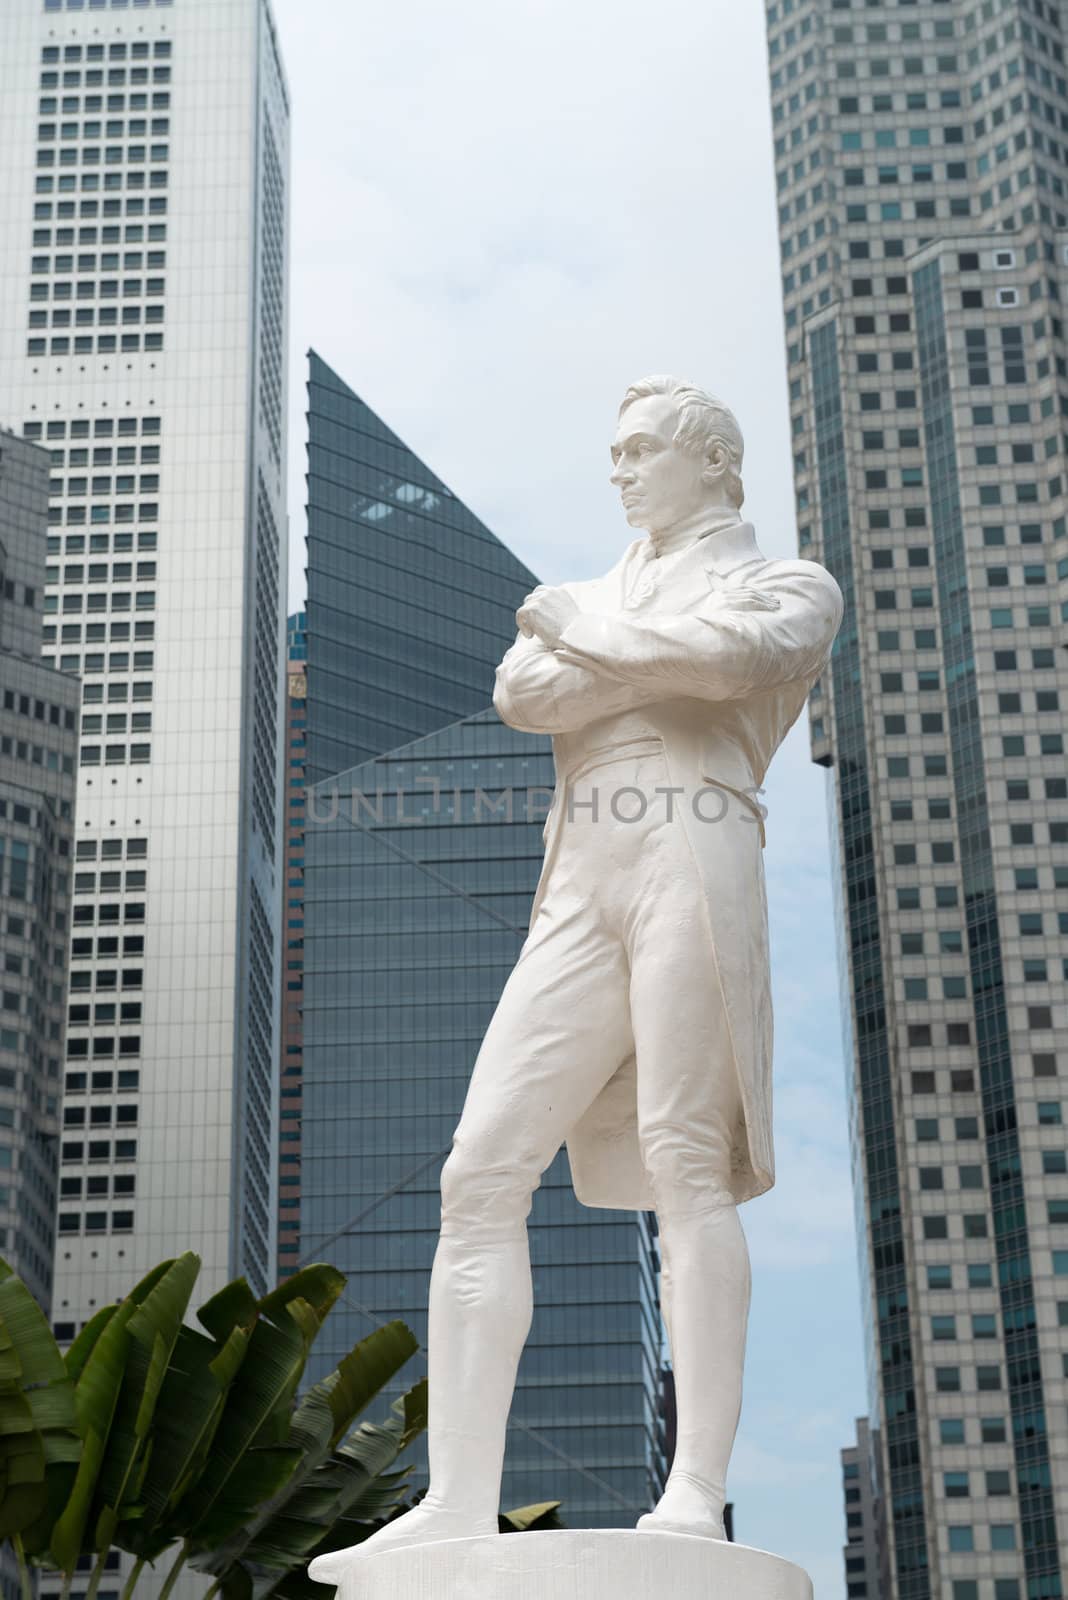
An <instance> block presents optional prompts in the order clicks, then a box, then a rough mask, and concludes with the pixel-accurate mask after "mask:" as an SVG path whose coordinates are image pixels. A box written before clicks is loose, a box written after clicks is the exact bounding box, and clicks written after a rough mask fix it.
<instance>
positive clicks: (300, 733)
mask: <svg viewBox="0 0 1068 1600" xmlns="http://www.w3.org/2000/svg"><path fill="white" fill-rule="evenodd" d="M286 636H287V642H286V689H287V694H286V744H285V747H286V777H285V806H286V817H285V820H284V824H283V825H284V827H285V830H286V831H285V842H284V844H283V847H282V859H283V861H284V863H285V878H286V884H285V908H284V915H283V918H282V951H283V955H282V960H283V963H284V965H283V970H282V1027H281V1032H280V1035H279V1038H280V1046H281V1048H280V1051H279V1060H278V1072H279V1093H280V1096H281V1099H280V1104H279V1118H278V1277H279V1279H281V1278H288V1277H289V1276H290V1275H291V1274H292V1273H293V1272H294V1271H295V1270H296V1264H297V1260H298V1257H299V1255H300V1114H301V1100H302V1093H301V1080H302V1072H303V1061H304V1019H303V1013H302V1008H303V1005H304V976H303V974H304V810H303V808H304V782H305V778H304V762H305V758H306V756H307V750H306V745H307V728H308V673H307V658H308V645H307V635H306V633H305V630H304V613H303V611H299V612H296V613H294V615H293V616H291V617H290V618H289V622H288V625H287V628H286ZM294 806H295V807H296V810H297V812H298V813H299V814H298V815H297V817H296V818H295V819H294V821H293V822H292V823H290V821H289V811H290V807H294Z"/></svg>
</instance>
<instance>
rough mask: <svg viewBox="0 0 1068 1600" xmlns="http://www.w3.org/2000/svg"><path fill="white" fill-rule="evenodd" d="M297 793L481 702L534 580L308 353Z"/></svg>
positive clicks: (486, 698)
mask: <svg viewBox="0 0 1068 1600" xmlns="http://www.w3.org/2000/svg"><path fill="white" fill-rule="evenodd" d="M309 359H310V373H309V381H308V611H307V614H308V681H309V685H310V691H311V702H310V706H309V729H308V735H309V736H308V782H309V783H318V782H320V781H321V780H322V779H323V778H327V777H330V776H331V775H332V774H333V773H335V772H344V771H346V770H347V769H348V768H349V767H353V766H356V765H357V764H358V763H359V762H361V761H367V760H369V759H370V758H371V757H372V756H376V755H380V754H381V753H382V751H383V750H392V749H394V748H395V747H396V746H397V745H401V744H407V743H408V742H409V741H410V740H412V739H418V738H419V737H420V736H421V735H422V734H424V733H431V732H432V731H433V730H434V729H435V728H440V727H443V726H444V724H445V723H447V722H452V721H454V720H455V718H457V717H466V716H470V715H471V713H472V712H474V711H478V710H480V709H481V708H482V707H483V706H484V705H486V704H487V703H488V701H489V699H490V693H491V690H492V685H493V668H494V666H496V664H497V662H498V661H499V660H500V658H501V656H502V655H503V654H504V652H505V650H506V649H507V648H508V646H509V645H510V644H511V643H512V640H513V639H514V638H515V612H516V608H517V607H518V606H519V605H520V603H521V602H522V600H523V598H524V596H525V595H527V594H528V593H529V592H530V590H531V589H533V588H534V586H535V584H536V582H537V579H536V578H535V577H534V575H533V573H532V572H530V571H528V569H527V568H526V567H525V566H524V565H523V564H522V562H521V561H517V560H516V558H515V556H513V555H512V553H511V551H510V550H508V549H506V548H505V546H504V545H503V544H501V542H500V540H499V539H497V538H495V537H494V535H493V534H492V533H490V531H489V529H488V528H486V527H484V526H483V524H482V523H481V522H480V521H479V520H478V518H477V517H476V516H474V514H473V513H472V512H470V511H469V510H468V509H467V507H466V506H465V505H464V504H463V503H462V501H460V500H458V499H457V498H456V496H455V495H454V494H453V493H452V491H451V490H450V489H447V488H446V487H445V485H444V484H443V483H442V482H441V480H440V478H437V477H435V475H434V473H432V472H431V471H430V469H429V468H428V467H426V466H425V465H424V464H423V462H422V461H420V459H419V457H418V456H417V455H415V454H413V452H412V451H411V450H409V449H408V447H407V446H406V445H405V444H402V443H401V441H400V440H399V439H398V438H397V436H396V434H395V433H393V432H391V430H390V429H389V428H387V427H386V425H385V423H384V422H382V421H381V419H380V418H378V417H376V416H375V414H374V412H373V411H372V410H371V409H370V408H369V407H368V406H366V405H365V404H364V403H363V401H362V400H361V399H360V398H359V396H358V395H355V394H353V392H352V390H351V389H349V388H348V387H347V386H346V385H345V384H344V383H342V381H341V379H340V378H339V377H338V376H337V374H336V373H334V372H332V371H331V370H330V368H329V367H328V366H327V365H326V363H325V362H324V361H322V360H320V358H319V357H318V356H317V355H316V354H315V352H314V351H312V353H311V356H310V358H309Z"/></svg>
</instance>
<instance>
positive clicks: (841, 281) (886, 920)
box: [767, 0, 1068, 1600]
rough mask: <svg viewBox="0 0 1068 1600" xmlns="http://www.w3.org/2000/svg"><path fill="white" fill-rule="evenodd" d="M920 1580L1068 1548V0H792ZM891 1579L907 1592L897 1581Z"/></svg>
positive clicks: (790, 35)
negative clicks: (1066, 1122)
mask: <svg viewBox="0 0 1068 1600" xmlns="http://www.w3.org/2000/svg"><path fill="white" fill-rule="evenodd" d="M767 18H768V38H769V65H770V74H771V92H772V106H773V125H774V139H775V164H776V181H777V185H778V203H779V222H780V234H781V244H782V265H783V296H784V302H785V313H786V339H787V346H788V361H789V398H790V417H791V427H792V434H793V448H794V452H795V454H794V472H795V480H796V495H797V516H798V523H799V529H800V543H801V547H802V550H803V552H804V553H806V554H811V555H814V556H817V557H818V558H820V559H822V560H823V561H825V562H826V564H827V566H828V567H830V569H831V570H832V571H833V572H834V574H835V576H836V577H837V579H838V581H839V583H840V584H841V586H842V589H843V591H844V593H845V596H846V607H847V609H846V621H845V625H844V627H843V629H842V633H841V635H840V637H839V640H838V644H837V646H836V650H835V654H834V657H833V660H832V664H831V667H830V669H829V671H828V672H827V674H826V676H825V679H824V682H823V684H822V687H821V692H820V693H819V694H817V695H814V697H813V703H812V711H811V730H812V749H813V757H814V759H815V760H817V761H818V762H821V763H822V764H823V765H825V766H827V767H829V768H830V770H831V773H832V775H833V787H834V807H835V813H836V818H835V820H836V835H837V840H838V847H839V849H838V857H839V885H838V890H839V901H840V907H841V932H842V938H843V945H844V958H845V968H846V973H847V979H846V983H847V993H848V1000H849V1015H850V1024H851V1031H852V1038H853V1058H854V1062H853V1068H854V1070H853V1107H852V1112H853V1115H852V1132H853V1138H854V1150H855V1172H856V1183H857V1185H858V1192H859V1196H860V1199H861V1211H862V1214H863V1217H864V1220H865V1234H866V1238H865V1250H864V1259H865V1264H866V1269H867V1283H866V1289H865V1295H866V1305H865V1312H866V1320H867V1323H868V1326H869V1330H870V1341H869V1356H870V1364H869V1365H870V1378H871V1395H870V1401H871V1406H872V1411H871V1421H872V1426H873V1428H874V1429H875V1430H877V1432H878V1434H879V1448H880V1451H881V1462H882V1469H883V1471H882V1476H883V1480H884V1487H885V1500H884V1507H885V1513H886V1539H887V1547H888V1552H889V1569H890V1584H891V1593H892V1595H893V1596H896V1597H898V1600H926V1597H928V1596H937V1597H938V1600H943V1597H950V1600H1017V1597H1020V1600H1023V1597H1026V1600H1045V1597H1052V1596H1059V1595H1060V1594H1061V1593H1062V1582H1063V1580H1062V1576H1061V1573H1062V1570H1063V1566H1064V1562H1065V1558H1066V1552H1068V1227H1066V1224H1068V1174H1066V1168H1065V1160H1066V1158H1065V1136H1064V1130H1063V1120H1062V1119H1063V1105H1064V1099H1065V1089H1064V1079H1065V1074H1066V1072H1068V1005H1066V1000H1068V987H1066V985H1068V965H1066V962H1068V940H1066V935H1068V767H1066V761H1065V750H1064V713H1063V705H1064V702H1063V696H1064V695H1065V693H1066V692H1068V676H1066V659H1065V655H1064V651H1063V649H1062V648H1061V646H1062V645H1063V643H1064V637H1065V636H1064V624H1065V621H1066V620H1068V538H1066V522H1065V510H1066V508H1065V488H1066V462H1065V448H1066V446H1065V435H1064V420H1063V419H1064V417H1065V416H1066V415H1068V358H1066V350H1065V342H1064V322H1063V312H1062V309H1061V305H1062V299H1063V295H1064V292H1065V266H1066V264H1068V231H1066V230H1068V146H1066V144H1065V143H1064V140H1065V134H1066V132H1068V79H1066V75H1065V65H1064V36H1063V22H1064V16H1063V9H1062V8H1061V7H1059V6H1054V5H1050V4H1045V3H1044V0H1043V3H1034V0H1032V3H1028V4H1024V3H1022V0H1020V3H1016V0H1008V3H1002V4H999V5H997V6H995V5H994V4H993V3H992V0H987V3H985V4H983V5H976V4H970V3H963V0H962V3H955V0H923V3H919V4H915V5H909V6H904V5H900V6H896V7H893V8H891V7H890V6H889V5H871V4H869V5H865V6H861V5H860V4H859V3H854V4H850V3H849V0H774V3H772V4H770V5H769V6H768V7H767ZM886 1600H889V1597H886Z"/></svg>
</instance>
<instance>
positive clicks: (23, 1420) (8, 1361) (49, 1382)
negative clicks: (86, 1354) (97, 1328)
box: [0, 1260, 81, 1539]
mask: <svg viewBox="0 0 1068 1600" xmlns="http://www.w3.org/2000/svg"><path fill="white" fill-rule="evenodd" d="M80 1449H81V1441H80V1439H79V1437H78V1434H77V1432H76V1429H75V1412H74V1385H73V1384H72V1383H71V1381H70V1379H69V1377H68V1376H67V1370H66V1368H65V1367H64V1365H63V1358H62V1356H61V1355H60V1353H59V1349H58V1347H57V1345H56V1342H55V1339H54V1338H53V1337H52V1330H51V1328H50V1327H49V1325H48V1322H47V1319H46V1318H45V1315H44V1312H43V1311H42V1310H41V1308H40V1306H39V1305H38V1304H37V1302H36V1300H34V1298H33V1296H32V1295H31V1294H30V1291H29V1290H28V1289H27V1287H26V1285H25V1284H24V1283H23V1282H22V1280H21V1279H20V1278H17V1277H16V1276H15V1274H14V1273H13V1271H12V1269H11V1267H10V1266H9V1265H8V1263H7V1262H6V1261H3V1260H0V1539H4V1538H8V1537H10V1536H11V1535H13V1534H16V1533H18V1534H22V1533H24V1532H25V1531H26V1530H27V1529H28V1528H29V1527H30V1526H31V1525H32V1524H33V1522H34V1521H35V1520H36V1519H37V1518H38V1517H39V1516H40V1515H41V1513H42V1512H43V1510H44V1508H45V1506H46V1504H47V1499H48V1490H47V1471H48V1466H49V1464H50V1463H56V1464H59V1463H71V1462H76V1461H77V1459H78V1454H79V1451H80Z"/></svg>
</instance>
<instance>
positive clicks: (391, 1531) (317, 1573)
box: [309, 1222, 532, 1584]
mask: <svg viewBox="0 0 1068 1600" xmlns="http://www.w3.org/2000/svg"><path fill="white" fill-rule="evenodd" d="M502 1231H503V1230H502V1229H501V1228H499V1227H498V1228H495V1229H494V1230H493V1232H494V1235H495V1237H494V1238H493V1239H492V1240H491V1241H486V1240H485V1239H478V1240H476V1242H473V1243H468V1242H466V1241H465V1240H463V1239H461V1238H460V1237H459V1236H458V1235H457V1234H456V1233H454V1232H453V1231H451V1230H444V1231H443V1232H442V1235H441V1238H440V1239H439V1241H438V1248H437V1253H436V1255H435V1257H434V1270H433V1272H432V1274H431V1278H430V1313H429V1324H428V1334H427V1351H428V1377H429V1427H428V1445H429V1456H430V1487H429V1489H428V1490H427V1493H426V1495H425V1497H424V1498H423V1499H422V1500H421V1501H420V1503H419V1505H417V1506H416V1507H415V1508H414V1509H413V1510H411V1511H408V1512H406V1513H405V1514H404V1516H402V1517H397V1518H396V1519H395V1520H394V1521H393V1522H389V1523H387V1524H386V1526H385V1527H384V1528H381V1529H379V1531H378V1532H377V1533H375V1534H372V1535H371V1537H370V1538H369V1539H366V1540H364V1541H363V1543H362V1544H356V1545H350V1546H349V1548H348V1549H346V1550H333V1551H331V1552H330V1553H329V1554H328V1555H323V1556H319V1557H318V1559H317V1560H315V1561H313V1562H312V1564H311V1566H310V1568H309V1573H310V1575H311V1577H312V1578H313V1579H314V1580H315V1581H316V1582H317V1583H333V1584H337V1583H339V1582H340V1581H341V1579H342V1577H343V1576H344V1575H345V1573H346V1572H347V1571H349V1570H350V1569H351V1567H352V1565H353V1563H356V1562H359V1561H360V1560H362V1559H363V1558H365V1557H367V1556H370V1555H377V1554H378V1553H379V1552H381V1551H384V1550H393V1549H398V1548H401V1547H403V1546H407V1545H413V1544H430V1543H433V1542H435V1541H438V1540H443V1539H472V1538H477V1537H478V1536H480V1535H482V1534H490V1533H496V1532H497V1531H498V1522H497V1511H498V1506H499V1504H500V1493H501V1473H502V1470H503V1467H504V1440H505V1431H506V1429H507V1426H508V1411H509V1407H510V1406H511V1402H512V1391H513V1389H514V1388H515V1378H516V1370H517V1368H518V1365H519V1357H520V1355H521V1354H522V1350H523V1345H524V1343H525V1341H526V1337H527V1334H528V1332H529V1331H530V1320H531V1313H532V1293H531V1281H530V1258H529V1253H528V1247H527V1237H526V1227H525V1225H524V1223H522V1222H520V1223H519V1224H518V1226H517V1227H516V1228H515V1229H514V1230H513V1229H509V1230H507V1233H508V1236H507V1237H506V1238H502V1237H501V1233H502Z"/></svg>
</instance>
